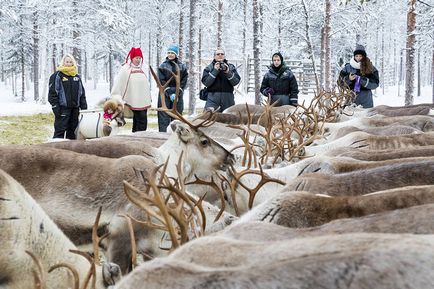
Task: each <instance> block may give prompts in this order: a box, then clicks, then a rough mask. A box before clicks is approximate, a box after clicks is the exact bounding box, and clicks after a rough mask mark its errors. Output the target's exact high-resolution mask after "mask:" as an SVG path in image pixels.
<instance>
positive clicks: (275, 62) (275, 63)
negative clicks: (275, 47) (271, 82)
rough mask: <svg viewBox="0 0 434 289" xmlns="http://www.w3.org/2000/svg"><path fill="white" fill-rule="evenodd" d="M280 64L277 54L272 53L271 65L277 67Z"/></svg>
mask: <svg viewBox="0 0 434 289" xmlns="http://www.w3.org/2000/svg"><path fill="white" fill-rule="evenodd" d="M280 64H282V61H281V60H280V57H279V56H277V55H274V56H273V65H274V66H275V67H279V66H280Z"/></svg>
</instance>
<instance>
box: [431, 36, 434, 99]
mask: <svg viewBox="0 0 434 289" xmlns="http://www.w3.org/2000/svg"><path fill="white" fill-rule="evenodd" d="M431 87H432V103H434V42H433V45H432V59H431Z"/></svg>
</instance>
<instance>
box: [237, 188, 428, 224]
mask: <svg viewBox="0 0 434 289" xmlns="http://www.w3.org/2000/svg"><path fill="white" fill-rule="evenodd" d="M428 203H434V185H431V186H416V187H404V188H397V189H391V190H387V191H380V192H376V193H375V194H370V195H364V196H349V197H346V196H345V197H327V196H323V195H314V194H311V193H307V192H290V191H285V192H282V193H280V194H278V195H277V196H275V197H273V198H271V199H270V200H268V201H266V202H264V203H262V204H261V205H259V206H257V207H255V208H254V209H253V210H252V211H251V212H249V213H247V214H246V216H245V217H244V218H245V219H246V221H266V222H270V223H275V224H277V225H283V226H286V227H291V228H303V227H313V226H319V225H322V224H325V223H328V222H330V221H332V220H336V219H343V218H356V217H361V216H366V215H370V214H375V213H381V212H384V211H391V210H396V209H402V208H407V207H412V206H418V205H423V204H428ZM242 220H243V217H242V218H241V219H240V220H239V222H240V221H242Z"/></svg>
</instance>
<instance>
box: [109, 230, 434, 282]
mask: <svg viewBox="0 0 434 289" xmlns="http://www.w3.org/2000/svg"><path fill="white" fill-rule="evenodd" d="M270 237H273V236H270ZM433 246H434V236H432V235H423V236H421V235H408V234H366V233H365V234H360V233H359V234H343V235H326V236H320V237H306V238H297V239H291V240H281V239H278V238H273V239H272V240H270V241H255V240H248V241H242V240H235V239H231V238H227V237H224V236H223V237H219V236H212V237H203V238H199V239H197V240H194V241H192V242H190V243H188V244H186V245H185V246H183V247H181V248H179V249H178V250H176V251H175V252H173V253H172V254H171V255H169V256H168V257H165V258H160V259H155V260H153V261H151V262H148V263H145V264H142V265H141V266H139V267H138V268H136V270H134V271H133V272H132V273H131V274H129V275H128V276H126V277H125V278H124V279H122V280H121V282H120V283H119V284H118V285H117V286H116V288H118V289H132V288H140V287H141V286H143V284H146V287H147V288H171V289H177V288H183V289H188V288H190V289H193V288H214V289H217V288H222V289H223V288H225V289H232V288H249V289H257V288H269V289H277V288H288V289H295V288H306V289H318V288H322V289H336V288H351V289H365V288H376V289H390V288H394V289H404V288H430V287H431V285H432V280H433V279H434V269H433V268H434V251H433V250H432V247H433ZM225 252H226V253H225Z"/></svg>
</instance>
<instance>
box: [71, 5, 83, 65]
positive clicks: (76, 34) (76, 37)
mask: <svg viewBox="0 0 434 289" xmlns="http://www.w3.org/2000/svg"><path fill="white" fill-rule="evenodd" d="M72 6H73V7H74V9H73V11H74V15H78V14H79V12H78V9H77V7H78V3H77V0H73V1H72ZM80 36H81V35H80V27H79V25H78V23H77V22H76V23H74V30H73V31H72V40H73V43H74V47H73V49H72V56H73V57H74V58H75V61H76V62H77V68H78V73H79V74H81V62H82V61H81V50H80V48H79V47H80Z"/></svg>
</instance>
